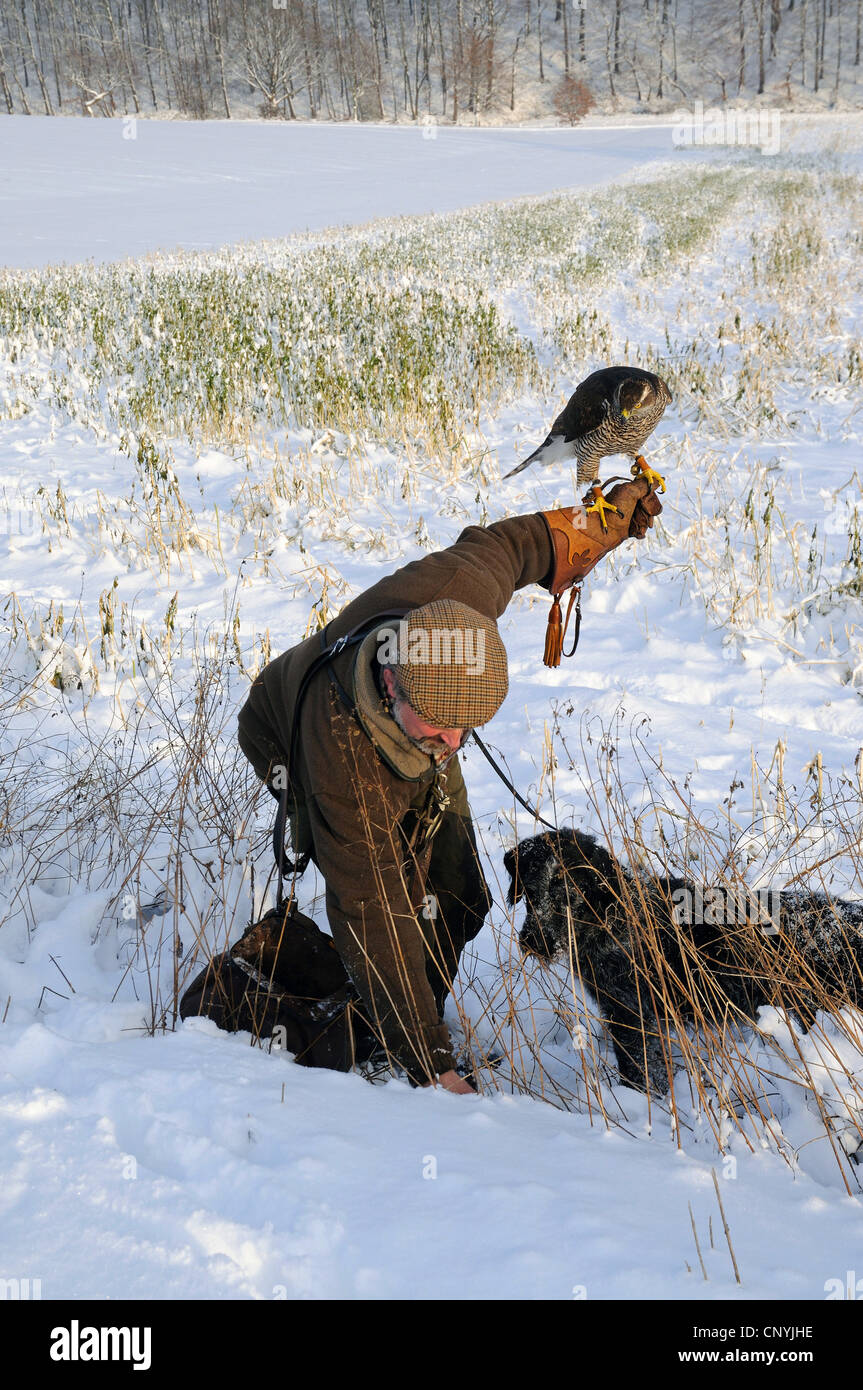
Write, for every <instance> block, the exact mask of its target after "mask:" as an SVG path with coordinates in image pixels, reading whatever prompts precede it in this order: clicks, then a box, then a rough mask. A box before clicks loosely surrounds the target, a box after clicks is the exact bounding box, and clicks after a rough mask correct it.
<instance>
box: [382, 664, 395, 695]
mask: <svg viewBox="0 0 863 1390" xmlns="http://www.w3.org/2000/svg"><path fill="white" fill-rule="evenodd" d="M381 680H382V681H383V683H384V690H385V691H386V692H387V694H388V695H389V697H390V699H392V697H393V693H394V691H395V681H396V678H395V676H394V675H393V669H392V667H391V666H383V667H382V668H381Z"/></svg>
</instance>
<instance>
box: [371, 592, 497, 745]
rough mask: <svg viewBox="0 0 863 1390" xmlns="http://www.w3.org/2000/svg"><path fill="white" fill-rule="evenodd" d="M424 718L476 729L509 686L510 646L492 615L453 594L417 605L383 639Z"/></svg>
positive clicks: (384, 657)
mask: <svg viewBox="0 0 863 1390" xmlns="http://www.w3.org/2000/svg"><path fill="white" fill-rule="evenodd" d="M378 660H379V661H380V662H381V663H382V664H384V665H387V666H391V667H392V668H393V670H394V671H395V673H396V676H397V677H398V680H399V683H400V684H401V686H402V689H403V690H404V692H405V695H406V696H407V699H408V703H409V704H410V706H411V708H412V709H413V710H415V711H416V713H417V714H418V715H419V717H420V719H424V720H425V722H426V723H427V724H432V725H434V727H435V728H436V729H474V728H477V727H478V726H479V725H482V724H487V723H488V721H489V719H491V718H492V717H493V716H494V715H495V714H497V711H498V710H499V709H500V707H501V705H502V704H503V702H504V699H505V697H506V692H507V690H508V688H509V677H508V675H507V662H506V650H505V648H504V645H503V642H502V641H501V639H500V633H499V632H498V630H497V624H496V623H495V621H494V619H493V618H486V617H485V616H484V615H483V614H482V613H477V611H476V609H474V608H468V607H467V605H466V604H464V603H458V602H456V600H455V599H448V598H444V599H435V601H434V602H433V603H425V604H423V606H422V607H421V608H415V609H414V610H413V611H412V612H411V613H408V614H407V615H406V616H405V617H404V618H402V619H401V621H400V622H399V623H398V624H394V625H393V627H392V629H391V630H390V631H389V633H388V640H381V641H380V643H379V647H378Z"/></svg>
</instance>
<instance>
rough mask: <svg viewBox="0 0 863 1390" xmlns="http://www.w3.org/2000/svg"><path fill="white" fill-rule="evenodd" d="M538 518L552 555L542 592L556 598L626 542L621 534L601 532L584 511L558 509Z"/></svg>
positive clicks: (576, 508)
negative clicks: (544, 591) (546, 528)
mask: <svg viewBox="0 0 863 1390" xmlns="http://www.w3.org/2000/svg"><path fill="white" fill-rule="evenodd" d="M542 516H543V517H544V518H545V524H546V526H547V527H548V529H549V532H550V533H551V544H552V549H553V551H554V564H553V567H552V569H551V572H550V575H549V578H548V581H547V582H546V583H545V584H544V585H543V588H545V589H548V592H549V593H550V594H554V595H556V596H559V595H560V594H562V593H563V592H564V590H565V589H568V588H569V587H570V585H572V584H575V583H577V582H578V581H579V580H581V579H584V577H585V575H587V574H589V573H590V571H591V570H592V569H593V568H594V566H595V565H597V564H598V563H599V561H600V560H601V559H602V557H603V555H607V554H608V552H609V551H610V550H614V549H615V547H616V546H618V545H620V542H621V541H623V540H625V539H626V531H625V530H623V531H622V534H615V533H613V532H612V531H610V530H609V531H608V532H603V531H602V528H601V526H600V523H599V521H598V519H597V518H596V517H595V516H593V515H590V514H588V512H587V511H586V510H585V508H584V507H560V508H558V509H557V510H556V511H551V512H543V513H542ZM597 532H598V534H596V533H597Z"/></svg>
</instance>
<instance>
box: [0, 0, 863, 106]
mask: <svg viewBox="0 0 863 1390" xmlns="http://www.w3.org/2000/svg"><path fill="white" fill-rule="evenodd" d="M861 16H863V0H4V3H3V5H2V7H0V112H2V111H3V110H4V109H5V111H6V112H7V113H9V114H13V113H24V114H47V115H55V114H66V115H72V114H77V115H81V114H83V115H89V116H117V115H126V114H131V115H147V114H153V113H163V114H168V113H180V114H182V115H186V116H190V117H197V118H201V119H203V118H206V117H222V118H224V117H228V118H231V117H238V116H243V117H248V116H269V117H273V118H281V119H287V120H295V119H300V118H302V119H312V120H317V119H324V120H330V121H332V120H378V121H393V120H397V121H400V120H413V121H418V120H423V119H426V120H429V119H434V120H441V121H452V122H470V121H476V122H479V121H481V120H488V121H500V120H519V119H531V118H534V117H543V116H545V117H549V116H552V117H553V116H554V115H555V114H556V115H557V116H558V117H562V118H566V117H567V116H568V115H569V116H572V113H573V112H576V113H577V114H583V111H584V110H585V109H586V107H587V105H589V104H590V102H591V101H593V102H596V103H598V104H599V105H600V106H601V107H602V108H603V109H606V110H608V109H619V110H662V109H670V108H671V107H675V106H681V105H686V104H687V103H692V102H694V101H696V100H702V101H708V102H720V101H732V100H735V99H739V98H741V97H745V98H749V97H755V96H761V97H762V98H765V97H766V98H769V99H773V100H776V101H780V100H781V101H783V102H784V103H787V104H799V105H801V106H802V105H807V104H811V103H812V101H813V99H814V100H816V101H817V103H818V104H820V105H824V106H829V105H831V104H833V103H836V102H841V103H845V104H848V103H850V104H853V105H859V104H860V86H861V84H860V72H861ZM576 118H577V115H576Z"/></svg>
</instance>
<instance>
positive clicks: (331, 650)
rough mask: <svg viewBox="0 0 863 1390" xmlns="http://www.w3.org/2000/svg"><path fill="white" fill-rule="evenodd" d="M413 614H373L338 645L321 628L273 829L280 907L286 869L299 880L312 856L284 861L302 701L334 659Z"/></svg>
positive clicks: (296, 719) (339, 639) (399, 610)
mask: <svg viewBox="0 0 863 1390" xmlns="http://www.w3.org/2000/svg"><path fill="white" fill-rule="evenodd" d="M410 611H411V610H410V608H390V609H387V611H386V612H383V613H373V614H372V615H371V617H369V618H366V619H365V621H364V622H362V623H358V624H357V626H356V627H353V628H351V630H350V632H346V633H345V634H344V635H343V636H342V637H337V638H336V640H335V642H332V643H330V644H329V645H328V644H327V640H326V636H327V627H329V623H327V624H326V626H325V627H323V628H321V632H320V644H321V651H320V653H319V654H318V656H316V657H315V659H314V661H313V662H312V664H311V666H310V667H309V669H308V670H307V671H306V673H305V675H304V676H303V679H302V680H301V681H300V688H299V690H298V691H297V698H296V700H295V702H294V715H293V719H292V720H291V734H290V739H289V741H288V763H287V767H286V768H285V778H284V785H283V787H282V790H281V795H280V797H279V809H278V812H277V814H276V824H275V826H274V827H273V853H274V855H275V860H276V863H277V864H278V866H279V889H278V893H279V896H278V904H279V907H281V905H282V893H283V887H284V877H285V868H286V867H287V868H288V870H289V872H291V873H292V874H293V875H294V877H295V878H296V877H298V876H300V875H302V874H304V873H305V871H306V869H307V868H308V866H309V857H310V856H309V855H308V854H301V855H299V856H298V857H297V859H296V860H295V861H293V862H292V863H291V864H289V865H286V862H285V830H286V827H287V820H288V787H289V785H290V781H291V769H292V768H293V765H294V754H295V752H296V746H297V735H298V733H299V725H300V709H301V706H302V703H303V700H304V699H305V695H306V691H307V690H308V688H309V685H310V684H311V681H312V679H313V677H314V676H316V675H317V674H318V672H319V671H321V670H323V668H324V667H325V666H327V665H329V663H330V662H331V661H332V660H333V658H334V657H336V656H339V655H340V653H341V652H343V651H345V649H346V648H347V647H353V646H356V645H357V644H358V643H359V642H362V641H363V639H364V638H365V637H367V636H368V634H369V633H370V632H371V631H372V629H373V628H375V627H376V626H377V625H378V623H382V622H384V621H385V620H386V619H387V618H403V617H404V616H405V614H406V613H410ZM336 684H337V688H338V692H339V697H340V698H341V700H342V702H343V704H346V705H347V706H348V707H349V708H351V709H353V701H352V700H351V698H350V696H349V695H348V692H347V691H346V690H345V689H344V687H343V686H342V684H341V682H340V681H337V682H336Z"/></svg>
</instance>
